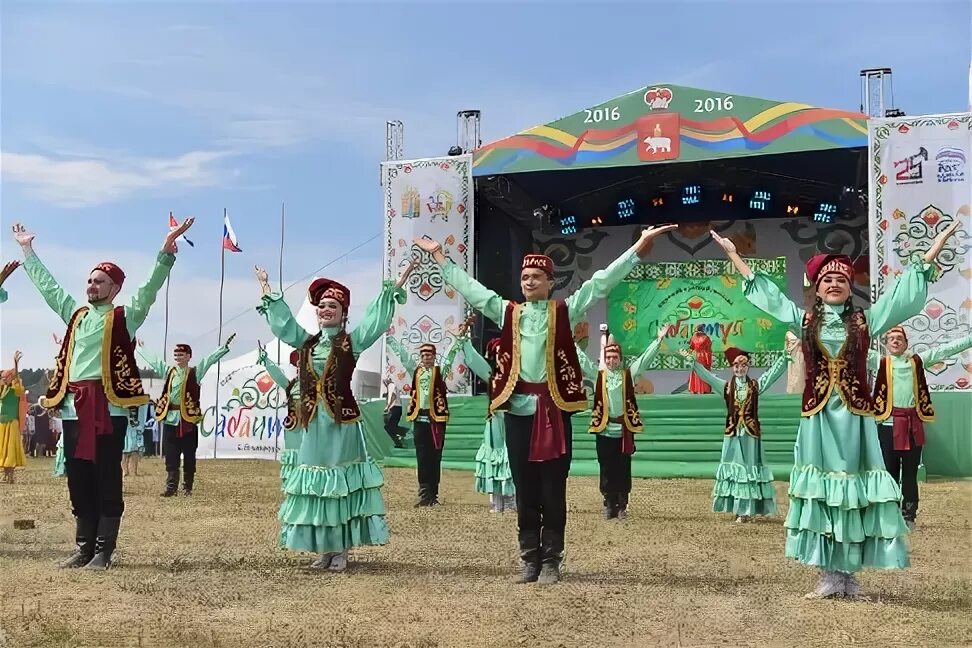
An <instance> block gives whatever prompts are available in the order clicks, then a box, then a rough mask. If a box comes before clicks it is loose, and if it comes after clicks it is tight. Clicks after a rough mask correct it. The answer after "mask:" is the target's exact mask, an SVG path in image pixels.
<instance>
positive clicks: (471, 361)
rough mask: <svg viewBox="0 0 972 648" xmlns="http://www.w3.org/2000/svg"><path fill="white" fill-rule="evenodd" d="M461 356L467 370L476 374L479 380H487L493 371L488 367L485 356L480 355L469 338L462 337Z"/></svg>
mask: <svg viewBox="0 0 972 648" xmlns="http://www.w3.org/2000/svg"><path fill="white" fill-rule="evenodd" d="M462 357H463V360H464V361H465V363H466V366H467V367H469V370H470V371H471V372H473V373H474V374H476V376H477V377H478V378H479V379H480V380H486V381H488V380H489V377H490V375H491V374H492V373H493V372H492V370H491V369H490V368H489V363H488V362H486V358H484V357H483V356H482V355H480V353H479V351H477V350H476V347H474V346H473V344H472V341H471V340H470V339H469V338H464V339H463V341H462Z"/></svg>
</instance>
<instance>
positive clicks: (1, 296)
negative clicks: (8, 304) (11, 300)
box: [0, 288, 7, 304]
mask: <svg viewBox="0 0 972 648" xmlns="http://www.w3.org/2000/svg"><path fill="white" fill-rule="evenodd" d="M5 301H7V291H6V290H4V289H3V288H0V304H2V303H3V302H5Z"/></svg>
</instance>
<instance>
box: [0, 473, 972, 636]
mask: <svg viewBox="0 0 972 648" xmlns="http://www.w3.org/2000/svg"><path fill="white" fill-rule="evenodd" d="M50 468H51V462H50V460H31V463H30V464H29V465H28V467H27V469H26V470H21V471H18V478H19V480H18V483H16V484H14V485H0V591H2V599H0V647H4V646H10V647H13V646H16V647H18V648H20V647H38V648H40V647H43V648H53V647H55V646H57V647H71V648H76V647H81V646H83V647H89V646H133V647H134V646H146V647H147V646H165V647H170V646H171V647H181V646H187V647H189V646H191V647H193V648H196V647H202V648H215V647H232V648H244V647H245V648H249V647H251V646H254V647H255V646H268V647H278V646H279V647H297V646H343V647H347V648H351V647H354V648H357V647H368V648H371V647H379V646H392V647H397V648H406V647H411V648H419V647H423V648H431V647H444V646H463V647H466V646H470V647H471V646H476V647H479V646H571V647H573V646H585V647H586V646H639V647H640V646H796V645H801V646H835V645H848V644H853V645H865V646H938V647H940V646H958V645H969V643H970V639H972V614H970V609H972V573H970V572H972V538H970V521H972V510H970V509H972V506H970V505H972V482H937V483H935V482H933V483H930V484H926V485H923V488H922V498H923V499H922V509H921V514H920V516H919V529H918V531H917V532H916V533H915V534H913V535H912V536H911V545H912V563H913V567H912V568H911V569H910V570H906V571H903V572H886V573H876V572H864V574H863V575H862V579H861V581H862V584H863V585H864V588H865V590H866V591H867V592H869V593H871V594H878V595H879V597H880V599H879V601H878V602H875V603H865V602H850V601H806V600H804V599H803V594H804V593H806V592H807V591H810V590H811V589H812V588H813V586H814V585H815V582H816V574H815V572H814V571H813V570H811V569H809V568H806V567H803V566H801V565H799V564H797V563H794V562H792V561H786V560H784V558H783V555H782V543H783V530H782V526H781V522H782V514H783V513H785V508H786V505H785V498H784V493H785V490H784V489H785V484H778V485H777V500H778V502H779V503H780V505H781V508H782V509H783V510H782V513H781V515H780V516H778V517H775V518H773V519H769V520H762V521H759V522H757V523H753V524H746V525H739V526H737V525H734V524H732V523H731V521H730V520H729V519H727V517H726V516H723V515H716V514H713V513H710V512H709V507H710V500H709V490H710V489H711V486H712V482H711V481H706V480H670V481H642V480H636V481H635V486H634V491H633V493H632V498H631V501H632V504H631V517H630V518H629V519H628V520H626V521H624V522H618V521H605V520H602V519H600V517H599V514H600V498H599V495H598V493H597V482H596V480H595V479H593V478H572V479H571V480H570V484H569V491H568V497H569V501H570V514H569V515H570V517H569V522H568V532H567V533H568V534H567V562H566V565H565V567H566V569H565V580H564V581H563V582H561V583H560V584H558V585H555V586H549V587H541V586H537V585H516V584H514V583H513V582H512V578H513V575H514V573H515V570H516V568H517V562H516V552H515V518H514V517H513V515H511V514H503V515H497V514H490V513H488V511H487V509H486V499H485V498H484V497H483V496H479V495H476V494H475V493H474V492H472V486H471V485H472V476H471V474H470V473H461V472H446V473H445V474H444V475H443V484H442V500H443V506H441V507H438V508H434V509H413V508H412V501H413V496H414V490H415V486H414V481H415V479H414V473H413V472H412V471H410V470H408V469H389V470H387V471H386V480H387V484H386V486H385V497H386V504H387V507H388V511H389V513H388V519H389V523H390V525H391V528H392V534H393V535H392V542H391V544H390V545H388V546H385V547H374V548H367V549H359V550H357V551H355V552H353V554H352V559H353V564H352V565H351V567H350V568H349V569H348V571H347V572H345V573H343V574H330V573H308V572H305V571H304V570H303V569H302V567H303V566H304V565H306V564H307V563H308V562H309V560H310V557H309V556H302V555H299V554H294V553H290V552H286V551H283V550H280V549H277V547H276V534H277V521H276V509H277V506H278V504H279V499H280V493H279V490H278V479H277V474H278V466H277V464H276V463H274V462H268V461H215V462H214V461H202V462H200V464H199V473H198V475H197V478H196V492H195V494H194V495H193V496H192V498H184V497H181V496H180V497H178V498H172V499H168V500H162V499H160V498H159V497H158V493H159V492H160V490H161V488H162V482H163V468H162V465H161V462H160V461H159V460H158V459H149V460H144V461H143V462H142V464H141V466H140V469H141V472H142V474H141V475H140V476H139V477H132V478H130V479H129V480H127V481H126V484H125V500H126V506H127V510H126V512H125V518H124V520H123V523H122V532H121V536H120V539H119V549H118V551H117V553H116V563H115V567H114V568H113V569H112V570H110V571H108V572H102V573H91V572H83V571H78V570H63V571H62V570H58V569H56V568H55V563H56V561H58V560H59V559H62V558H63V557H66V556H67V555H68V554H69V553H70V551H71V550H72V547H71V541H72V534H73V530H74V526H73V520H72V518H71V516H70V511H69V507H68V501H67V487H66V483H65V482H64V480H63V479H54V478H52V477H50V476H49V474H50ZM20 518H32V519H34V520H36V528H35V529H33V530H26V531H24V530H15V529H14V525H13V520H14V519H20Z"/></svg>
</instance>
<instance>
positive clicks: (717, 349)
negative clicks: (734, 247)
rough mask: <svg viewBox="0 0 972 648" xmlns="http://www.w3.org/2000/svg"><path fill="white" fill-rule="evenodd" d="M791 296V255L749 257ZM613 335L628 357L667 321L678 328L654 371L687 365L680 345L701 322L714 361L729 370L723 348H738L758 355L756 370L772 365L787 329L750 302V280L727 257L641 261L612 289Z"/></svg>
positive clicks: (609, 316)
mask: <svg viewBox="0 0 972 648" xmlns="http://www.w3.org/2000/svg"><path fill="white" fill-rule="evenodd" d="M746 262H747V263H748V264H749V266H750V267H751V268H752V269H753V271H755V272H761V273H763V274H765V275H767V276H768V277H769V278H770V280H772V281H773V283H775V284H776V285H777V286H779V288H780V290H781V291H782V292H784V293H786V290H787V288H786V258H785V257H776V258H774V259H746ZM607 319H608V326H609V328H610V330H611V334H612V335H614V337H615V339H616V340H617V341H618V343H619V344H620V345H621V348H622V350H623V352H624V355H625V357H634V356H637V355H638V354H640V353H641V352H642V351H644V350H645V349H646V348H647V347H648V345H649V344H651V342H652V341H653V340H654V339H655V337H656V336H657V335H658V330H659V327H660V326H664V325H665V324H675V323H676V322H677V323H678V325H679V330H678V332H677V333H676V334H675V336H674V338H671V337H670V338H668V340H667V344H665V345H663V346H662V348H661V349H660V351H659V353H658V355H657V356H655V359H654V360H653V361H652V364H651V365H650V368H651V369H676V368H679V367H684V366H685V363H686V361H685V358H683V357H682V356H681V355H679V353H678V350H679V349H680V348H683V347H686V348H687V345H688V340H689V338H691V337H692V334H693V333H694V331H695V328H696V327H697V326H698V325H701V326H702V327H703V331H704V332H705V334H706V335H708V336H709V337H710V338H711V340H712V352H713V356H714V357H713V365H714V367H720V368H721V367H725V366H726V362H725V358H724V356H723V351H724V350H725V349H726V348H728V347H738V348H740V349H744V350H746V351H749V352H750V353H752V354H753V355H752V357H751V364H752V366H754V367H768V366H769V365H770V364H772V363H773V361H775V360H776V358H777V357H779V355H780V354H781V353H782V351H783V344H784V336H785V335H786V331H787V327H786V325H784V324H781V323H780V322H778V321H777V320H775V319H773V318H771V317H769V316H768V315H766V314H765V313H763V312H762V311H760V310H759V309H757V308H756V307H755V306H753V305H752V304H750V303H749V301H748V300H747V299H746V297H745V295H744V294H743V280H742V277H740V276H739V274H738V273H737V272H736V270H735V268H734V267H733V266H732V263H731V262H729V261H728V260H720V259H715V260H704V261H676V262H671V263H645V264H641V265H638V266H636V267H635V268H634V270H632V271H631V273H630V274H629V275H628V276H627V277H626V278H625V280H624V281H623V282H622V283H621V284H619V285H618V286H617V287H615V288H614V290H613V291H611V294H610V295H609V297H608V302H607Z"/></svg>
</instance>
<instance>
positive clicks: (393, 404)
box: [382, 375, 405, 448]
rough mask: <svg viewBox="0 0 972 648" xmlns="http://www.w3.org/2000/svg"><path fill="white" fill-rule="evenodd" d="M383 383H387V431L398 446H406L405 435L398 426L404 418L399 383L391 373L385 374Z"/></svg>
mask: <svg viewBox="0 0 972 648" xmlns="http://www.w3.org/2000/svg"><path fill="white" fill-rule="evenodd" d="M382 384H383V385H385V432H387V433H388V436H390V437H391V439H392V441H393V442H394V443H395V447H396V448H404V447H405V444H404V443H403V438H404V436H405V435H404V434H402V429H401V428H400V427H398V423H399V421H401V420H402V401H401V400H400V399H399V397H398V385H396V384H395V381H394V380H393V379H392V377H391V376H390V375H389V376H385V380H383V381H382Z"/></svg>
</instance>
